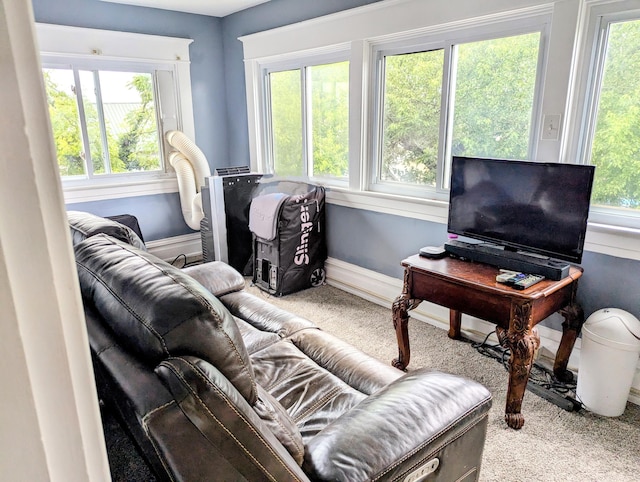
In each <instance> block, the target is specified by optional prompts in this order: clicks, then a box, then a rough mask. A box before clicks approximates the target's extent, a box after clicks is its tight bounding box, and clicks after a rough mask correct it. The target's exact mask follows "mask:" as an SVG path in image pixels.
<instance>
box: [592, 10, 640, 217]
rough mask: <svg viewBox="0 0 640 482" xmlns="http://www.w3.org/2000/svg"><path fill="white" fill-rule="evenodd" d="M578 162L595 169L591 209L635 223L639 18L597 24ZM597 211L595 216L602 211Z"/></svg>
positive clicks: (638, 209) (639, 167)
mask: <svg viewBox="0 0 640 482" xmlns="http://www.w3.org/2000/svg"><path fill="white" fill-rule="evenodd" d="M598 38H599V42H598V44H597V45H596V51H597V52H598V58H597V62H596V68H595V69H594V70H593V79H592V90H591V93H590V95H591V105H592V116H591V117H590V118H588V119H587V123H588V127H587V129H588V131H589V134H588V140H587V142H586V143H585V146H584V152H583V159H584V162H586V163H591V164H594V165H595V166H596V171H595V180H594V186H593V193H592V197H591V200H592V206H594V207H596V208H604V209H603V210H604V212H606V211H609V212H611V210H612V209H615V210H616V211H617V212H618V215H622V216H623V217H627V218H628V221H629V222H632V223H635V224H636V225H637V224H638V220H640V128H639V124H638V118H639V117H640V17H638V16H637V13H636V18H626V19H619V18H607V17H603V18H602V20H601V23H600V35H599V36H598ZM603 210H602V209H601V211H603Z"/></svg>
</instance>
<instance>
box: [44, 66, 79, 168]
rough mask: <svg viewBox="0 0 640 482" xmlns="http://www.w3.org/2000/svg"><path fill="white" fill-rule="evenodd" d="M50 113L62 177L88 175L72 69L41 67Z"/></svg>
mask: <svg viewBox="0 0 640 482" xmlns="http://www.w3.org/2000/svg"><path fill="white" fill-rule="evenodd" d="M42 72H43V75H44V84H45V89H46V91H47V101H48V103H49V116H50V117H51V128H52V131H53V140H54V143H55V146H56V154H57V157H58V166H59V167H60V175H61V176H62V177H69V176H81V175H82V176H84V175H86V169H85V163H84V149H83V147H82V135H81V132H80V122H79V118H78V105H77V103H76V94H75V91H76V88H75V82H74V80H73V71H72V70H71V69H42Z"/></svg>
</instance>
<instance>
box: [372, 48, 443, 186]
mask: <svg viewBox="0 0 640 482" xmlns="http://www.w3.org/2000/svg"><path fill="white" fill-rule="evenodd" d="M443 68H444V51H443V50H433V51H429V52H418V53H410V54H402V55H388V56H386V57H385V69H384V76H385V77H384V101H383V102H384V105H383V120H382V126H383V127H382V162H381V167H380V173H379V176H380V180H382V181H391V182H393V181H395V182H403V183H412V184H424V185H432V186H435V182H436V175H437V163H438V144H439V130H440V112H441V109H442V106H441V97H442V72H443Z"/></svg>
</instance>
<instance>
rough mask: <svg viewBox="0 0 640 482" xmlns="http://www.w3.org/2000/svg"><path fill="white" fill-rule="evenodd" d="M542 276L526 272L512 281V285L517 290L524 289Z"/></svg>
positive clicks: (542, 277)
mask: <svg viewBox="0 0 640 482" xmlns="http://www.w3.org/2000/svg"><path fill="white" fill-rule="evenodd" d="M543 279H544V276H540V275H536V274H528V275H526V276H525V277H524V278H522V279H520V280H518V281H516V282H515V283H513V287H514V288H515V289H517V290H524V289H526V288H528V287H529V286H533V285H534V284H536V283H538V282H539V281H542V280H543Z"/></svg>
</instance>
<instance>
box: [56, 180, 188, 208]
mask: <svg viewBox="0 0 640 482" xmlns="http://www.w3.org/2000/svg"><path fill="white" fill-rule="evenodd" d="M62 189H63V191H64V200H65V203H67V204H70V203H82V202H91V201H103V200H106V199H118V198H126V197H136V196H150V195H155V194H167V193H174V192H178V180H177V179H176V177H175V176H167V177H162V178H153V179H145V180H139V179H138V180H131V179H129V180H125V181H109V182H105V183H92V184H91V185H87V184H86V183H83V184H82V185H73V184H72V183H68V184H65V183H63V184H62Z"/></svg>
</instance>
